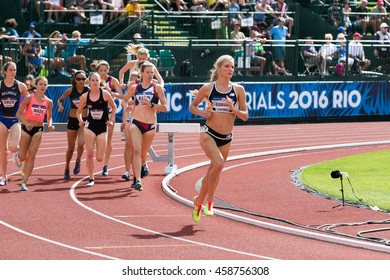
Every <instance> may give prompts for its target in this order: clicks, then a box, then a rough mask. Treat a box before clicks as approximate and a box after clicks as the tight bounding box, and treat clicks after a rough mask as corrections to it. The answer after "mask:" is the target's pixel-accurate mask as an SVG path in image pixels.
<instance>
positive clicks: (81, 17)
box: [64, 0, 88, 23]
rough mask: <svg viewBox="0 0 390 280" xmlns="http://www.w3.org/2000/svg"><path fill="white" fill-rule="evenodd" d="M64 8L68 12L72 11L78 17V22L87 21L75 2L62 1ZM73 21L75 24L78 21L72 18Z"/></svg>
mask: <svg viewBox="0 0 390 280" xmlns="http://www.w3.org/2000/svg"><path fill="white" fill-rule="evenodd" d="M64 7H65V8H66V9H67V10H69V11H74V13H75V14H76V15H77V16H78V17H79V20H81V21H88V18H87V16H86V15H85V13H84V10H83V8H82V7H80V6H79V5H78V3H77V0H64ZM74 20H75V23H77V21H78V19H77V18H74Z"/></svg>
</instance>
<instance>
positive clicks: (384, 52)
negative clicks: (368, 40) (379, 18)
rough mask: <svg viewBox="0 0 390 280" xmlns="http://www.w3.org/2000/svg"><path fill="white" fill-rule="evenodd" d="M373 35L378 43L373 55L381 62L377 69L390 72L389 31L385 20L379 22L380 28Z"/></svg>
mask: <svg viewBox="0 0 390 280" xmlns="http://www.w3.org/2000/svg"><path fill="white" fill-rule="evenodd" d="M374 37H375V40H376V41H378V43H379V44H380V46H378V47H376V49H375V50H374V56H376V57H378V59H379V60H380V62H381V64H382V65H380V66H379V70H380V71H381V72H383V73H390V33H389V26H388V24H387V23H386V22H382V23H381V25H380V30H379V31H377V32H376V33H375V36H374Z"/></svg>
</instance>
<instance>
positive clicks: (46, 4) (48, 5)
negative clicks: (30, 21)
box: [35, 0, 54, 23]
mask: <svg viewBox="0 0 390 280" xmlns="http://www.w3.org/2000/svg"><path fill="white" fill-rule="evenodd" d="M41 4H42V5H43V10H48V12H47V14H46V13H45V14H44V16H43V18H47V20H46V21H47V23H54V20H53V18H52V16H53V9H54V7H53V3H52V1H49V0H45V1H42V0H41V1H37V2H36V3H35V8H36V12H37V15H38V18H41Z"/></svg>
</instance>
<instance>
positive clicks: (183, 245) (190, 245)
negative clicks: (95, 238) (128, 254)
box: [85, 244, 200, 250]
mask: <svg viewBox="0 0 390 280" xmlns="http://www.w3.org/2000/svg"><path fill="white" fill-rule="evenodd" d="M169 247H172V248H178V247H200V245H194V244H174V245H132V246H131V245H124V246H97V247H85V249H90V250H106V249H143V248H169Z"/></svg>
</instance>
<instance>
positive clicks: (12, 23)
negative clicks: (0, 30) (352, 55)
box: [4, 18, 19, 38]
mask: <svg viewBox="0 0 390 280" xmlns="http://www.w3.org/2000/svg"><path fill="white" fill-rule="evenodd" d="M4 26H5V29H6V34H7V35H8V36H15V37H16V38H19V33H18V32H17V31H16V29H15V28H16V27H18V22H17V21H16V19H14V18H9V19H7V20H6V21H5V22H4Z"/></svg>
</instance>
